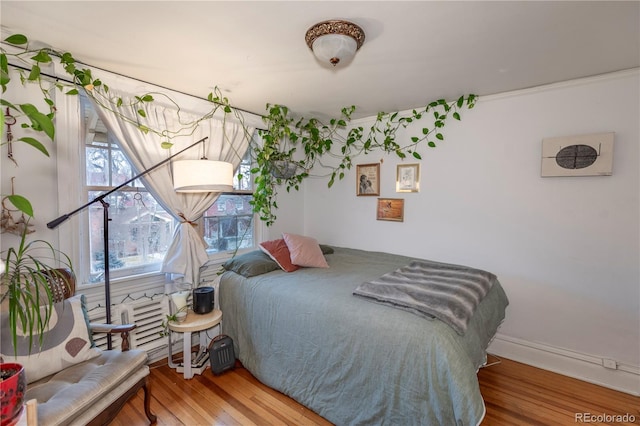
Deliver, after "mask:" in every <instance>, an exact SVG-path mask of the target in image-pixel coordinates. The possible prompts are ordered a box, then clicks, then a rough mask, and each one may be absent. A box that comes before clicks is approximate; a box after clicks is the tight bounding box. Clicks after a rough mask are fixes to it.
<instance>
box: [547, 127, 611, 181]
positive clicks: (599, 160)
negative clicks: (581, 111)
mask: <svg viewBox="0 0 640 426" xmlns="http://www.w3.org/2000/svg"><path fill="white" fill-rule="evenodd" d="M613 137H614V133H593V134H588V135H578V136H565V137H560V138H546V139H543V140H542V170H541V172H540V175H541V176H542V177H551V176H611V173H612V171H613Z"/></svg>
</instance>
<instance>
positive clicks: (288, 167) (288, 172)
mask: <svg viewBox="0 0 640 426" xmlns="http://www.w3.org/2000/svg"><path fill="white" fill-rule="evenodd" d="M270 170H271V175H272V176H273V177H274V178H278V179H289V178H291V177H293V176H295V174H296V170H298V165H297V164H296V163H294V162H292V161H286V160H275V161H272V162H271V169H270Z"/></svg>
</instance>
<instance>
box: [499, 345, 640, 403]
mask: <svg viewBox="0 0 640 426" xmlns="http://www.w3.org/2000/svg"><path fill="white" fill-rule="evenodd" d="M487 351H488V352H489V353H490V354H494V355H496V356H498V357H504V358H508V359H511V360H513V361H518V362H522V363H524V364H528V365H532V366H534V367H537V368H542V369H543V370H549V371H553V372H554V373H558V374H562V375H564V376H569V377H573V378H576V379H579V380H584V381H585V382H589V383H593V384H596V385H600V386H604V387H607V388H610V389H615V390H617V391H621V392H625V393H629V394H631V395H636V396H640V366H637V365H627V364H617V369H610V368H605V367H604V366H603V365H602V358H599V357H596V356H593V355H588V354H582V353H578V352H573V351H569V350H566V349H562V348H557V347H554V346H549V345H545V344H542V343H536V342H529V341H526V340H523V339H518V338H514V337H509V336H504V335H501V334H498V335H496V337H495V338H494V339H493V341H492V342H491V345H489V348H488V349H487Z"/></svg>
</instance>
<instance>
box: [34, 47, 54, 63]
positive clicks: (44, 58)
mask: <svg viewBox="0 0 640 426" xmlns="http://www.w3.org/2000/svg"><path fill="white" fill-rule="evenodd" d="M31 59H32V60H34V61H36V62H42V63H44V64H46V63H49V62H51V56H49V54H48V53H47V52H46V51H45V50H40V51H39V52H38V54H37V55H35V56H32V57H31Z"/></svg>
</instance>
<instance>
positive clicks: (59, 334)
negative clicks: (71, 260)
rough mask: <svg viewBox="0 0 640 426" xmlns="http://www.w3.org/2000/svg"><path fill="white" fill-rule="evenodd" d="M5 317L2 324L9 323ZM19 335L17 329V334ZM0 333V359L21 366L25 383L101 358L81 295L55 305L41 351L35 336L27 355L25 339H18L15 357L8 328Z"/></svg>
mask: <svg viewBox="0 0 640 426" xmlns="http://www.w3.org/2000/svg"><path fill="white" fill-rule="evenodd" d="M6 316H8V314H6V313H5V314H3V318H2V323H3V324H7V323H8V319H7V318H6ZM5 321H7V322H5ZM20 331H21V330H20V326H18V333H20ZM1 333H2V334H1V337H0V343H1V345H0V351H1V355H2V357H3V358H4V360H5V361H7V362H9V361H11V362H17V363H20V364H22V365H23V366H24V368H25V370H26V373H27V383H31V382H35V381H36V380H39V379H41V378H42V377H46V376H48V375H50V374H53V373H55V372H58V371H61V370H63V369H65V368H67V367H69V366H71V365H74V364H77V363H80V362H84V361H86V360H88V359H91V358H94V357H97V356H98V355H99V354H100V350H99V349H97V348H95V347H93V346H94V344H93V341H92V339H91V334H90V332H89V327H88V315H87V311H86V308H85V299H84V295H82V294H79V295H77V296H73V297H70V298H69V299H66V300H64V301H63V302H58V303H55V304H54V309H53V312H52V314H51V319H50V321H49V329H48V330H47V331H46V332H45V333H44V340H43V343H42V347H39V342H38V336H34V338H33V345H32V346H31V354H30V355H29V337H28V336H21V335H20V334H19V335H18V345H17V346H18V350H17V356H15V353H14V349H13V344H12V342H11V332H10V330H9V327H2V331H1Z"/></svg>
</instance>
